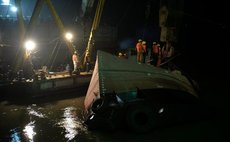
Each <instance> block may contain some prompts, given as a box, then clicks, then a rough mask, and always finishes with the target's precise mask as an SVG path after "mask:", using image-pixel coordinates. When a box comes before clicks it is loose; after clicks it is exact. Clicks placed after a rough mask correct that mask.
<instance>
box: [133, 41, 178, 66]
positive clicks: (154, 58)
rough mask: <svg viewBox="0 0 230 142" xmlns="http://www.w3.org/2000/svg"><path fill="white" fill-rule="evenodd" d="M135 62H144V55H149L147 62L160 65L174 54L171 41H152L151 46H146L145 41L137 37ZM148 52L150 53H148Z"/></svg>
mask: <svg viewBox="0 0 230 142" xmlns="http://www.w3.org/2000/svg"><path fill="white" fill-rule="evenodd" d="M136 52H137V62H138V63H139V64H141V63H145V62H146V56H147V55H150V60H149V63H150V64H152V65H154V66H160V64H161V63H162V62H165V61H167V60H168V59H169V58H170V57H172V56H173V54H174V47H173V46H172V44H171V42H165V43H163V44H162V46H161V44H160V43H157V42H155V41H154V42H153V44H152V47H151V48H148V47H147V43H146V41H144V40H142V39H139V40H138V42H137V43H136ZM148 52H150V54H149V53H148Z"/></svg>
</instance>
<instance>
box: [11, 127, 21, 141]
mask: <svg viewBox="0 0 230 142" xmlns="http://www.w3.org/2000/svg"><path fill="white" fill-rule="evenodd" d="M11 133H12V134H11V135H10V137H11V140H10V142H21V140H20V135H19V134H20V133H19V132H18V131H17V130H16V128H15V129H12V130H11Z"/></svg>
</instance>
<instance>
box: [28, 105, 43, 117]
mask: <svg viewBox="0 0 230 142" xmlns="http://www.w3.org/2000/svg"><path fill="white" fill-rule="evenodd" d="M27 110H28V113H29V114H30V115H34V116H37V117H39V118H45V115H43V114H42V113H41V112H38V111H35V110H33V109H32V108H31V107H28V108H27Z"/></svg>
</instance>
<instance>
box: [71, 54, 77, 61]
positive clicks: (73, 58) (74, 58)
mask: <svg viewBox="0 0 230 142" xmlns="http://www.w3.org/2000/svg"><path fill="white" fill-rule="evenodd" d="M72 60H73V62H78V59H77V55H76V54H73V56H72Z"/></svg>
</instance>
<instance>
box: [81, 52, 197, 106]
mask: <svg viewBox="0 0 230 142" xmlns="http://www.w3.org/2000/svg"><path fill="white" fill-rule="evenodd" d="M137 88H139V89H159V88H166V89H173V90H181V91H185V92H188V93H190V94H192V95H194V96H197V94H196V91H195V90H194V88H193V86H192V85H191V83H190V82H189V80H188V79H187V78H186V77H185V76H184V75H182V74H181V73H180V72H179V71H174V72H171V71H168V70H166V69H162V68H159V67H154V66H152V65H147V64H138V63H136V62H135V61H133V60H129V59H123V58H119V57H117V56H114V55H111V54H109V53H106V52H103V51H98V52H97V60H96V64H95V69H94V72H93V76H92V78H91V82H90V85H89V88H88V91H87V94H86V98H85V102H84V104H85V108H86V109H88V108H89V107H90V106H91V104H92V103H93V101H94V100H96V99H97V98H100V96H101V95H105V94H106V93H111V92H116V93H122V92H130V91H135V90H136V89H137Z"/></svg>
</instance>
